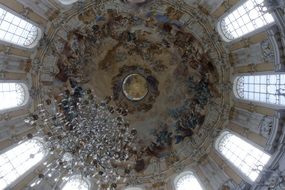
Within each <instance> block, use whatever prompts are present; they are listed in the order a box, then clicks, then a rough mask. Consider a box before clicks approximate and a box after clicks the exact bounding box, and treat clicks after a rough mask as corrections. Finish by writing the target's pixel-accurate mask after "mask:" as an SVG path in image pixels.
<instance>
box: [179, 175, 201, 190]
mask: <svg viewBox="0 0 285 190" xmlns="http://www.w3.org/2000/svg"><path fill="white" fill-rule="evenodd" d="M175 190H203V188H202V187H201V185H200V183H199V181H198V180H197V178H196V177H195V176H194V174H193V173H192V172H186V173H185V174H183V175H181V176H180V177H179V178H178V179H177V180H176V182H175Z"/></svg>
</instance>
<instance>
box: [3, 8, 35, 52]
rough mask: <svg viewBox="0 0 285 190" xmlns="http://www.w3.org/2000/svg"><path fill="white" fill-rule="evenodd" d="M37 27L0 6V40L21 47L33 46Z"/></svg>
mask: <svg viewBox="0 0 285 190" xmlns="http://www.w3.org/2000/svg"><path fill="white" fill-rule="evenodd" d="M38 32H39V28H38V27H36V26H35V25H33V24H31V23H30V22H28V21H26V20H24V19H22V18H20V17H18V16H16V15H14V14H12V13H10V12H9V11H6V10H4V9H3V8H1V7H0V40H2V41H5V42H8V43H12V44H16V45H19V46H23V47H28V48H32V47H34V46H35V45H36V44H35V41H36V39H37V37H38V35H39V34H38Z"/></svg>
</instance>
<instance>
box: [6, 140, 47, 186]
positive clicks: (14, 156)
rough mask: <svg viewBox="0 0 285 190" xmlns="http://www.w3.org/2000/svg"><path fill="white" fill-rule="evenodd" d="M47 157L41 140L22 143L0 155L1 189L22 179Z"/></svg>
mask: <svg viewBox="0 0 285 190" xmlns="http://www.w3.org/2000/svg"><path fill="white" fill-rule="evenodd" d="M46 155H47V152H46V151H45V149H44V147H43V144H42V141H41V139H32V140H27V141H24V142H21V143H20V144H17V145H15V146H13V147H12V148H10V149H8V150H7V151H4V152H2V153H1V154H0V187H1V188H4V189H5V188H6V187H8V186H9V185H11V184H12V183H14V182H15V181H17V180H18V179H20V178H22V177H23V176H24V175H25V174H26V173H28V171H29V170H31V169H32V168H33V167H35V166H36V165H37V164H39V163H40V162H41V161H42V160H43V158H44V157H45V156H46Z"/></svg>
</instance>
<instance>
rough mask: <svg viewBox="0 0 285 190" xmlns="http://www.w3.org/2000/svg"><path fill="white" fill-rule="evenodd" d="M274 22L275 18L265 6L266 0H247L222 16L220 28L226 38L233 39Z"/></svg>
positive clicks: (227, 39) (219, 23)
mask: <svg viewBox="0 0 285 190" xmlns="http://www.w3.org/2000/svg"><path fill="white" fill-rule="evenodd" d="M273 22H274V18H273V17H272V15H271V14H270V13H268V11H267V8H266V6H264V0H247V1H245V2H244V3H242V4H241V5H240V6H238V7H237V8H235V9H234V10H232V11H231V12H230V13H229V14H227V15H226V16H224V17H222V19H221V20H220V22H218V30H219V31H220V33H221V34H222V37H223V38H224V40H226V41H231V40H234V39H237V38H240V37H242V36H244V35H246V34H249V33H251V32H253V31H255V30H257V29H260V28H262V27H264V26H266V25H268V24H270V23H273Z"/></svg>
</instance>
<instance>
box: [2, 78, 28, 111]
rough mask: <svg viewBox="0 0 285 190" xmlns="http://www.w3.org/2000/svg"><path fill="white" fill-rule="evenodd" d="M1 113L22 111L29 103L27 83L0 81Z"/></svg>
mask: <svg viewBox="0 0 285 190" xmlns="http://www.w3.org/2000/svg"><path fill="white" fill-rule="evenodd" d="M0 100H1V101H0V113H3V112H7V111H12V110H15V109H20V108H21V107H23V106H25V105H26V104H27V103H28V101H29V91H28V87H27V85H26V84H25V83H22V82H15V81H0Z"/></svg>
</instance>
